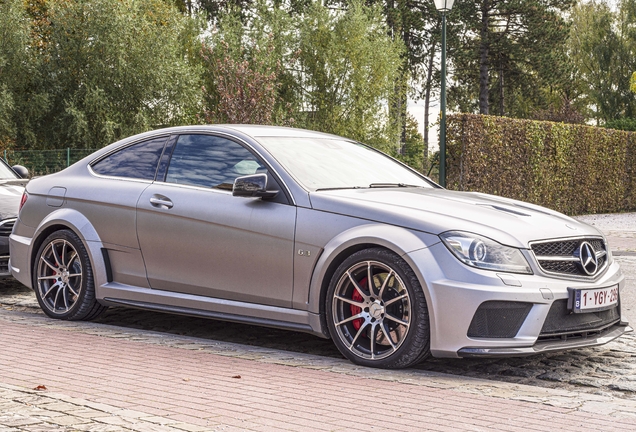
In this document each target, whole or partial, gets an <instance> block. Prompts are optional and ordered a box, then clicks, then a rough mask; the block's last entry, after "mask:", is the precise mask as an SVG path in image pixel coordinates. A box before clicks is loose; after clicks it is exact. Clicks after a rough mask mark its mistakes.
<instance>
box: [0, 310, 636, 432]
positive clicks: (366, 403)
mask: <svg viewBox="0 0 636 432" xmlns="http://www.w3.org/2000/svg"><path fill="white" fill-rule="evenodd" d="M27 321H28V320H27ZM27 321H25V322H24V323H20V322H11V321H8V320H2V321H0V383H1V384H2V385H4V387H3V386H2V385H0V396H1V395H2V390H3V388H4V390H5V392H13V393H20V391H22V392H26V393H24V397H22V398H20V397H14V398H13V399H11V401H10V402H12V403H13V404H14V405H15V404H16V403H18V405H19V406H22V408H23V409H26V408H29V407H28V406H27V405H25V404H24V403H23V404H22V405H20V402H16V399H17V400H18V401H19V400H27V401H28V400H29V398H31V399H33V398H37V397H39V398H45V397H46V396H47V394H48V393H50V394H53V395H55V394H61V395H62V396H61V399H60V398H58V399H56V398H55V397H52V398H51V401H48V402H46V403H40V404H39V405H38V404H35V405H38V406H36V407H35V408H33V409H35V410H36V411H37V410H38V409H40V410H44V411H46V412H47V413H48V414H47V415H48V417H47V415H41V416H40V417H42V416H43V417H46V418H49V420H48V423H46V424H45V425H44V426H42V424H36V423H34V422H35V420H33V419H31V420H29V421H27V420H24V419H23V420H22V423H24V422H26V424H22V425H20V415H19V413H17V412H16V413H14V415H13V417H14V422H17V424H18V426H15V425H14V426H12V428H13V429H9V428H8V427H7V428H5V429H3V428H2V426H0V431H5V430H6V431H8V430H28V431H35V430H65V431H66V430H69V431H70V430H95V431H97V430H99V431H101V430H138V431H146V430H157V431H159V430H213V431H214V430H218V431H232V430H253V431H279V430H291V431H305V430H306V431H322V430H325V431H327V430H329V431H331V430H333V431H339V430H347V431H357V430H359V431H369V430H396V431H397V430H399V431H409V430H413V431H422V430H436V431H445V430H471V431H485V430H505V431H516V430H519V431H521V430H524V431H543V430H568V431H579V430H581V431H583V430H603V431H613V430H633V423H634V417H628V415H629V413H627V414H626V415H618V416H609V415H607V414H604V412H606V411H607V410H604V409H603V403H604V399H603V398H598V400H597V406H598V409H596V411H597V412H596V413H594V412H591V411H589V410H582V409H579V407H578V404H577V403H576V401H572V402H573V403H572V405H571V406H564V407H556V406H550V405H548V404H544V403H533V402H526V401H519V400H512V399H508V398H501V397H492V396H487V395H484V394H483V393H482V394H471V393H469V392H466V391H460V390H458V389H455V388H453V386H452V385H447V386H440V385H439V384H438V383H436V380H435V378H434V377H433V378H431V379H430V383H429V384H428V385H427V384H426V377H424V380H420V381H419V382H418V383H417V385H414V384H410V383H408V382H407V381H402V382H399V381H389V380H386V379H383V376H384V375H382V374H378V375H375V376H374V375H373V374H370V375H369V377H362V376H355V375H353V374H342V373H334V372H330V371H325V370H312V369H310V368H299V367H290V366H285V365H281V364H273V363H268V362H267V360H264V361H263V359H260V361H257V360H249V359H243V358H237V357H233V356H228V355H218V354H211V353H208V352H206V351H204V350H201V349H199V347H198V346H197V345H195V344H193V345H192V346H190V347H188V346H187V344H183V345H182V346H181V348H175V347H171V346H165V345H160V344H150V343H145V342H144V341H143V340H142V339H143V338H142V337H141V336H140V337H139V338H134V337H133V338H127V339H124V338H116V337H103V336H99V335H94V334H85V333H82V332H78V331H72V328H73V326H69V327H68V328H66V326H65V325H64V324H61V325H59V326H58V327H57V328H51V327H50V326H34V325H30V324H29V323H28V322H27ZM184 348H185V349H184ZM188 348H190V349H188ZM345 364H346V362H343V367H344V368H346V366H344V365H345ZM353 368H354V369H355V367H353ZM239 376H240V378H239ZM451 382H452V381H451ZM7 385H9V386H13V387H8V388H7V387H6V386H7ZM38 385H44V386H46V387H47V389H48V390H47V391H45V392H43V393H38V394H35V395H34V394H33V393H35V392H33V391H31V392H30V393H29V392H28V391H27V390H25V389H33V388H35V387H36V386H38ZM543 391H544V392H550V391H552V390H548V389H543ZM25 398H26V399H25ZM31 405H33V403H32V404H31ZM630 406H631V407H634V406H635V405H633V404H632V405H630ZM36 408H37V409H36ZM8 409H9V408H8V405H6V400H5V405H2V403H1V402H0V413H1V414H0V425H3V421H4V422H5V423H4V425H5V426H9V425H10V424H11V423H10V422H8V423H7V422H6V419H5V420H3V418H6V417H7V416H11V415H12V412H13V411H18V410H16V409H15V407H14V409H13V411H10V412H5V410H8ZM29 409H31V408H29ZM593 411H594V410H593ZM51 413H57V415H52V414H51ZM623 414H625V413H623ZM634 414H635V415H636V412H634ZM3 416H4V417H3ZM22 417H24V418H28V416H24V414H22ZM56 418H57V419H58V420H55V419H56ZM55 421H58V423H55ZM59 423H62V424H59ZM53 425H56V426H55V427H54V426H53ZM55 428H57V429H55Z"/></svg>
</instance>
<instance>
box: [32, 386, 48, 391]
mask: <svg viewBox="0 0 636 432" xmlns="http://www.w3.org/2000/svg"><path fill="white" fill-rule="evenodd" d="M33 390H38V391H44V390H48V389H47V388H46V386H44V385H42V384H40V385H39V386H37V387H35V388H34V389H33Z"/></svg>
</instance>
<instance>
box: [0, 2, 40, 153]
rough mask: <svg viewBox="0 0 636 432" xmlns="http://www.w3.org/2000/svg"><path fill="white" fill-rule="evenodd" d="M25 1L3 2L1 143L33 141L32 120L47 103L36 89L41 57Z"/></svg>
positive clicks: (0, 28) (0, 12) (0, 30)
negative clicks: (32, 47)
mask: <svg viewBox="0 0 636 432" xmlns="http://www.w3.org/2000/svg"><path fill="white" fill-rule="evenodd" d="M29 45H30V23H29V19H28V16H27V14H26V10H25V8H24V2H23V1H22V0H6V1H3V2H0V145H1V146H2V147H4V148H7V147H10V146H13V145H15V144H16V142H24V141H25V140H27V141H32V140H33V127H32V125H31V121H32V120H33V117H34V116H35V117H37V116H38V115H39V113H40V111H41V110H42V109H43V108H44V107H45V105H46V98H45V97H42V94H40V93H38V92H37V91H35V89H34V87H35V85H36V82H37V64H38V59H37V57H36V56H35V55H34V53H33V50H30V49H29Z"/></svg>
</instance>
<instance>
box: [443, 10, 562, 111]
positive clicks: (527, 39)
mask: <svg viewBox="0 0 636 432" xmlns="http://www.w3.org/2000/svg"><path fill="white" fill-rule="evenodd" d="M573 4H574V1H573V0H512V1H510V0H479V1H472V2H471V1H457V2H455V6H454V7H453V10H452V11H451V13H450V14H449V17H448V21H449V36H450V38H449V45H448V46H449V57H450V58H451V59H452V62H453V64H454V82H455V84H454V85H452V86H451V88H450V89H449V97H448V99H449V104H450V105H451V106H452V107H454V108H455V109H457V110H459V111H461V112H477V111H478V112H480V113H482V114H489V113H490V114H496V115H510V116H518V117H528V116H529V115H530V113H531V112H532V111H533V110H534V109H535V108H536V107H541V106H543V105H545V104H546V101H545V99H544V95H543V94H542V89H544V88H546V87H550V86H554V85H558V83H559V81H560V79H561V78H562V77H564V76H566V73H565V71H564V70H563V66H564V65H565V63H564V61H563V60H564V56H563V55H562V52H563V50H560V49H559V47H560V46H563V45H564V44H565V41H566V38H567V35H568V30H569V29H568V26H567V24H566V22H565V20H564V17H563V13H562V12H564V11H567V10H569V9H570V8H571V7H572V5H573Z"/></svg>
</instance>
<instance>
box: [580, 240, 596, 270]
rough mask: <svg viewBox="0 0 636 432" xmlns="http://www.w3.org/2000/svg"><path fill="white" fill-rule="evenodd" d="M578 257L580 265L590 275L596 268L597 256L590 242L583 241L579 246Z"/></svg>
mask: <svg viewBox="0 0 636 432" xmlns="http://www.w3.org/2000/svg"><path fill="white" fill-rule="evenodd" d="M579 259H580V260H581V267H583V270H584V271H585V273H587V274H588V275H590V276H592V275H594V274H595V273H596V271H597V270H598V258H597V257H596V252H595V251H594V247H592V245H591V244H589V243H588V242H586V241H584V242H583V243H581V246H579Z"/></svg>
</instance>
